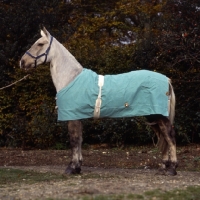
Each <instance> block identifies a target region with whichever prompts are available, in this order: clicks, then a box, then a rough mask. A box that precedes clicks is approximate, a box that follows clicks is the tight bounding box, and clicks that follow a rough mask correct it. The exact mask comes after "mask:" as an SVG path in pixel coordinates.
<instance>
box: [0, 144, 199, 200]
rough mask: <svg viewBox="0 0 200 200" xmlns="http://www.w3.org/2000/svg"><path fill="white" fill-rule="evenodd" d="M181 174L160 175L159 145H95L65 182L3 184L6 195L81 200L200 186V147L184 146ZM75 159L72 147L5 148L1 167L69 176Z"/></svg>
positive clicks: (1, 194)
mask: <svg viewBox="0 0 200 200" xmlns="http://www.w3.org/2000/svg"><path fill="white" fill-rule="evenodd" d="M177 155H178V159H179V168H178V175H177V176H174V177H169V176H158V175H155V173H156V169H157V168H158V167H159V163H160V162H161V159H160V154H159V153H158V151H157V149H156V148H154V147H138V148H136V147H135V148H127V149H125V150H119V149H108V148H102V147H99V146H98V147H96V146H92V147H90V148H89V149H87V150H83V157H84V163H83V164H84V165H83V167H82V174H80V175H77V176H70V177H69V176H68V177H66V179H64V180H61V181H49V182H42V183H34V184H31V185H27V184H24V183H23V180H22V182H21V183H20V184H15V183H13V184H11V185H4V186H3V187H0V199H6V198H7V199H8V197H9V198H11V197H12V198H13V199H45V198H47V197H51V198H56V199H58V198H60V199H61V198H69V199H73V198H78V197H80V196H81V195H98V194H141V193H143V192H145V191H149V190H153V189H161V190H163V191H169V190H173V189H175V188H179V189H184V188H186V187H187V186H191V185H200V145H191V146H187V147H179V148H178V150H177ZM69 161H70V150H57V151H54V150H48V151H47V150H45V151H44V150H29V151H23V150H21V149H15V150H13V149H1V150H0V166H2V167H4V168H5V167H6V168H19V169H24V170H34V171H38V172H41V173H44V174H45V173H46V172H52V173H58V174H63V172H64V170H65V167H66V164H67V163H68V162H69Z"/></svg>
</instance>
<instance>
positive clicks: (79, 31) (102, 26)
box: [0, 0, 200, 149]
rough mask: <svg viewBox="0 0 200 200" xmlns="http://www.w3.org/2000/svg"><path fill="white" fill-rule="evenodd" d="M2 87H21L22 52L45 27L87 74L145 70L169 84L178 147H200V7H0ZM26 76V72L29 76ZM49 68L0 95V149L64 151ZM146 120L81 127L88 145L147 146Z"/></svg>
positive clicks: (129, 1)
mask: <svg viewBox="0 0 200 200" xmlns="http://www.w3.org/2000/svg"><path fill="white" fill-rule="evenodd" d="M0 18H1V32H0V69H1V73H0V87H4V86H6V85H9V84H10V83H12V82H15V81H16V80H19V79H20V78H22V77H23V76H25V75H26V74H27V72H25V71H22V70H20V69H19V64H18V63H19V60H20V57H21V56H22V55H23V53H24V52H25V51H26V50H27V49H28V48H29V47H30V45H31V44H33V42H35V40H36V39H37V38H38V37H40V35H39V27H40V25H42V24H43V25H45V26H46V28H47V29H48V30H49V31H50V32H51V34H52V35H53V36H55V37H56V38H57V39H58V40H59V41H60V42H61V43H63V44H64V45H65V46H66V48H68V50H69V51H70V52H71V53H72V54H73V55H74V56H75V57H76V58H77V59H78V61H79V62H80V63H81V64H82V65H83V66H84V67H85V68H90V69H92V70H94V71H96V72H98V73H100V74H118V73H123V72H128V71H131V70H138V69H148V70H152V71H157V72H160V73H163V74H165V75H167V76H168V77H170V78H171V79H172V82H173V86H174V89H175V93H176V99H177V107H176V118H175V124H174V126H175V129H176V132H177V142H178V143H181V144H182V143H188V142H193V143H195V142H199V141H200V92H199V91H200V90H199V88H200V68H199V64H200V51H199V49H200V25H199V21H200V4H199V1H198V0H184V1H176V0H164V1H156V0H155V1H147V0H144V1H141V0H134V1H133V0H117V1H116V0H115V1H114V0H111V1H105V0H101V1H99V0H92V1H91V0H89V1H79V0H71V1H58V0H54V1H40V0H34V1H31V0H18V1H13V0H9V1H6V0H4V1H0ZM28 73H29V72H28ZM55 93H56V91H55V89H54V86H53V83H52V81H51V78H50V73H49V68H48V66H47V65H44V66H40V67H38V68H37V69H36V70H34V71H31V75H30V76H29V78H27V79H26V80H23V81H21V82H19V83H17V84H15V85H14V86H12V87H9V88H6V89H2V90H0V105H1V106H0V146H17V147H21V146H23V147H38V148H49V147H54V148H59V149H60V148H64V147H65V144H66V141H68V138H67V126H66V123H58V122H57V119H56V118H57V115H56V112H55V109H54V107H55V100H54V96H55ZM143 121H144V119H143V118H132V119H120V120H111V119H108V120H97V121H93V120H85V121H83V123H84V141H85V143H100V142H101V143H105V142H106V143H110V144H113V145H118V146H121V145H124V144H129V143H135V144H144V143H147V142H151V141H152V137H153V135H152V132H151V130H150V129H149V128H148V127H146V125H145V124H144V123H143Z"/></svg>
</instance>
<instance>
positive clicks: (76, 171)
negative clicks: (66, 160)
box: [65, 166, 81, 175]
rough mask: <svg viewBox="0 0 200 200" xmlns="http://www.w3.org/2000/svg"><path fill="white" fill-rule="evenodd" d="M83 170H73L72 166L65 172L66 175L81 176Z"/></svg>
mask: <svg viewBox="0 0 200 200" xmlns="http://www.w3.org/2000/svg"><path fill="white" fill-rule="evenodd" d="M80 173H81V168H75V169H74V168H72V167H71V166H68V167H67V169H66V170H65V174H68V175H71V174H80Z"/></svg>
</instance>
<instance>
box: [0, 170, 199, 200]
mask: <svg viewBox="0 0 200 200" xmlns="http://www.w3.org/2000/svg"><path fill="white" fill-rule="evenodd" d="M71 178H72V179H74V178H76V177H75V176H72V177H70V178H67V177H65V176H63V175H61V174H54V173H49V172H48V173H39V172H34V171H24V170H19V169H5V168H4V169H0V188H4V187H6V185H8V184H11V183H21V182H23V183H25V184H33V183H38V182H48V181H61V180H66V181H67V180H68V179H71ZM84 178H95V179H98V178H101V177H99V176H95V175H92V176H85V177H84ZM66 187H67V185H66ZM13 189H14V188H13ZM73 199H79V200H142V199H143V200H146V199H147V200H183V199H184V200H199V199H200V186H189V187H187V188H183V189H175V190H173V191H163V190H160V189H156V190H151V191H147V192H144V193H143V194H119V195H115V194H113V195H101V194H91V195H88V194H83V195H81V194H77V195H75V196H74V198H73ZM46 200H61V199H54V198H46ZM63 200H64V199H63ZM65 200H67V199H65Z"/></svg>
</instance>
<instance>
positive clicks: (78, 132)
mask: <svg viewBox="0 0 200 200" xmlns="http://www.w3.org/2000/svg"><path fill="white" fill-rule="evenodd" d="M68 132H69V137H70V145H71V150H72V160H71V162H70V163H69V165H68V167H67V168H66V170H65V173H67V174H79V173H80V172H81V165H82V160H83V157H82V153H81V145H82V140H83V139H82V124H81V121H78V120H74V121H69V122H68Z"/></svg>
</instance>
